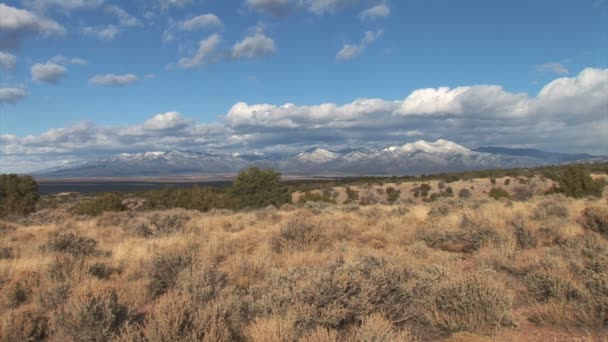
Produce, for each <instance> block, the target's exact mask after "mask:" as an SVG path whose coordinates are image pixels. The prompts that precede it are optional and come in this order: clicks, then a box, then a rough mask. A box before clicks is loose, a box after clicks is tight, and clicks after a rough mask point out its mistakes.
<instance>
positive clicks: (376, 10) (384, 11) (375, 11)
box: [359, 4, 391, 21]
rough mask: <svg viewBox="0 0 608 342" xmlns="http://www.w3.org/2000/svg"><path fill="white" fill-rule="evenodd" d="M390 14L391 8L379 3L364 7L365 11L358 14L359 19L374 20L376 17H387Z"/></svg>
mask: <svg viewBox="0 0 608 342" xmlns="http://www.w3.org/2000/svg"><path fill="white" fill-rule="evenodd" d="M390 14H391V9H390V7H388V5H387V4H379V5H376V6H373V7H370V8H368V9H366V10H365V11H363V12H361V13H360V14H359V19H361V20H363V21H365V20H375V19H378V18H383V17H387V16H389V15H390Z"/></svg>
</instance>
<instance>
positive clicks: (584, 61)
mask: <svg viewBox="0 0 608 342" xmlns="http://www.w3.org/2000/svg"><path fill="white" fill-rule="evenodd" d="M1 4H2V5H0V51H2V52H1V54H0V158H1V159H3V160H4V162H0V168H2V167H4V168H5V169H17V170H22V169H23V170H25V169H35V168H36V167H38V166H42V165H45V166H46V165H49V164H52V163H56V162H61V161H66V160H74V159H83V158H89V157H94V156H99V155H105V154H111V153H117V152H123V151H143V150H149V149H174V148H175V149H188V150H201V151H236V150H251V151H272V150H276V149H294V150H296V149H299V148H305V147H309V146H325V147H330V148H331V147H336V148H337V147H341V146H346V145H357V146H367V145H371V146H381V145H383V144H389V143H405V142H408V141H411V140H416V139H426V140H433V139H437V138H448V139H450V140H454V141H456V142H458V143H461V144H464V145H466V146H470V147H475V146H479V145H504V146H530V147H539V148H544V149H548V150H553V151H567V152H574V151H584V152H592V153H605V154H608V144H607V143H606V140H608V139H605V138H604V137H602V134H603V135H604V136H606V135H608V122H607V120H608V119H607V118H608V104H607V102H606V100H604V99H602V96H601V95H602V94H603V95H607V96H604V98H608V86H607V84H608V79H607V78H608V71H607V69H606V68H608V24H607V23H608V2H607V1H602V0H580V1H571V0H567V1H564V0H557V1H556V0H552V1H545V0H535V1H506V0H503V1H499V0H484V1H482V0H475V1H473V0H468V1H467V0H462V1H460V0H459V1H447V0H443V1H439V0H425V1H422V0H412V1H408V0H406V1H395V0H392V1H390V0H384V1H383V0H377V1H376V0H297V1H295V0H294V1H292V0H239V1H236V0H235V1H219V0H205V1H194V0H191V1H188V0H150V1H143V0H141V1H140V0H138V1H111V0H65V1H61V0H23V1H7V2H3V3H1ZM16 18H19V20H16ZM197 53H198V58H196V56H197ZM3 61H4V62H3ZM180 61H181V62H180ZM37 65H38V66H37ZM585 71H586V72H585ZM560 80H566V81H560ZM495 86H498V87H499V88H500V89H497V88H496V87H495ZM556 86H562V88H560V89H557V90H555V91H553V93H552V94H553V95H555V96H553V95H552V96H545V97H544V98H540V97H539V96H538V95H539V92H541V90H543V89H544V88H547V87H548V88H552V89H553V88H556ZM441 87H448V88H449V90H453V91H452V92H450V91H447V90H446V91H443V90H442V89H444V88H441ZM462 87H472V88H466V89H465V88H462ZM484 87H485V88H484ZM427 88H430V89H434V90H435V91H434V92H426V93H425V92H419V90H421V89H427ZM548 88H547V89H548ZM2 89H4V93H3V90H2ZM459 89H460V90H459ZM444 90H445V89H444ZM454 90H455V91H454ZM461 93H464V94H461ZM547 93H548V92H547ZM556 94H557V95H556ZM411 95H413V96H411ZM421 95H424V96H422V97H421ZM522 96H523V97H522ZM524 97H525V98H524ZM408 98H409V99H410V100H411V101H409V102H408V101H406V99H408ZM363 99H373V100H374V101H376V102H373V103H372V105H369V104H368V103H363V102H361V101H362V100H363ZM358 100H361V101H358ZM378 101H379V102H378ZM412 101H414V102H412ZM416 101H418V102H416ZM429 101H430V102H432V103H433V104H432V108H431V109H429V108H426V107H424V106H425V105H424V104H425V103H426V104H428V103H430V102H429ZM505 101H507V103H505ZM564 101H567V102H568V104H569V105H566V106H564V105H563V104H562V103H563V102H564ZM577 101H580V106H579V107H577V106H575V105H576V104H579V102H577ZM368 102H369V101H368ZM397 102H400V105H399V104H397ZM401 102H403V103H401ZM406 102H407V103H406ZM412 103H418V105H417V106H415V108H412ZM239 104H246V106H244V105H240V106H239ZM285 104H292V105H288V106H284V105H285ZM332 104H333V107H332ZM570 105H572V110H568V107H569V106H570ZM396 106H397V107H399V108H401V109H396V108H397V107H396ZM522 106H523V107H525V108H526V111H525V113H523V112H521V110H522V109H521V108H522ZM405 107H407V108H406V109H404V108H405ZM585 111H587V112H588V113H587V112H585ZM507 122H508V124H506V123H507ZM161 123H162V125H161ZM381 123H385V125H382V124H381ZM159 125H160V126H159ZM146 127H148V128H146ZM589 128H592V129H591V130H589ZM112 132H114V134H117V135H113V134H112ZM117 132H118V133H117ZM564 135H565V136H567V137H568V139H563V138H559V137H564ZM184 137H187V139H184ZM161 142H162V143H161ZM371 146H370V147H371ZM24 154H25V155H27V158H25V159H26V160H27V161H26V162H23V160H24V158H23V157H22V156H23V155H24ZM20 156H21V157H20ZM17 160H19V162H23V163H24V164H19V165H18V164H16V163H17Z"/></svg>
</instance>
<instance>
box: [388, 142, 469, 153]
mask: <svg viewBox="0 0 608 342" xmlns="http://www.w3.org/2000/svg"><path fill="white" fill-rule="evenodd" d="M382 151H383V152H393V153H395V152H399V153H414V152H425V153H433V154H439V153H463V154H468V153H470V152H471V150H469V149H468V148H466V147H464V146H461V145H458V144H456V143H454V142H451V141H449V140H445V139H439V140H437V141H435V142H434V143H432V142H428V141H426V140H418V141H415V142H413V143H407V144H405V145H403V146H390V147H387V148H385V149H383V150H382Z"/></svg>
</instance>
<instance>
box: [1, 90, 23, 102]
mask: <svg viewBox="0 0 608 342" xmlns="http://www.w3.org/2000/svg"><path fill="white" fill-rule="evenodd" d="M24 97H25V90H23V89H21V88H0V104H6V103H11V104H15V103H17V102H19V101H21V100H22V99H23V98H24Z"/></svg>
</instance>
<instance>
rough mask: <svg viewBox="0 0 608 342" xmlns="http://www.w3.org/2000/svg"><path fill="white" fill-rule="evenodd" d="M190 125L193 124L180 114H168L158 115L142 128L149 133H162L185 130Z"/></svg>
mask: <svg viewBox="0 0 608 342" xmlns="http://www.w3.org/2000/svg"><path fill="white" fill-rule="evenodd" d="M189 123H191V121H190V120H186V119H184V117H183V116H182V115H181V114H180V113H178V112H167V113H164V114H156V115H155V116H154V117H153V118H152V119H149V120H147V121H146V122H144V124H143V125H142V128H143V129H144V130H149V131H161V130H170V129H179V128H183V127H185V126H186V125H188V124H189Z"/></svg>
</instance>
